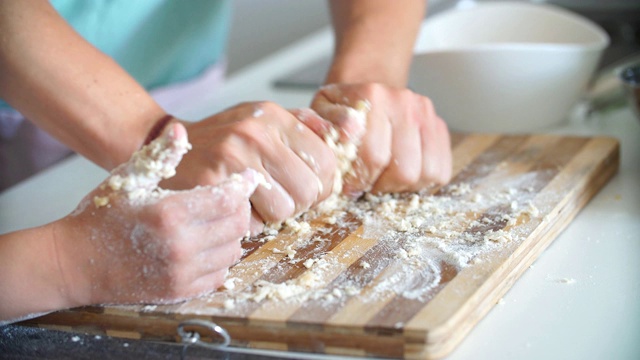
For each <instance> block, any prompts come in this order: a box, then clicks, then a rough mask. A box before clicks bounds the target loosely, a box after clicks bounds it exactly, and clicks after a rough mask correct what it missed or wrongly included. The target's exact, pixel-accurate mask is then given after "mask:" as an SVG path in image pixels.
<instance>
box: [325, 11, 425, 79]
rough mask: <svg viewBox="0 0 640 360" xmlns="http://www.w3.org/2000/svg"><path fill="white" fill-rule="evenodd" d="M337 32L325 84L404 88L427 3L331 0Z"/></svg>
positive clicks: (334, 25)
mask: <svg viewBox="0 0 640 360" xmlns="http://www.w3.org/2000/svg"><path fill="white" fill-rule="evenodd" d="M330 5H331V14H332V20H333V27H334V31H335V33H336V44H335V53H334V60H333V63H332V65H331V68H330V70H329V73H328V75H327V79H326V82H327V83H337V82H342V83H362V82H378V83H382V84H386V85H390V86H396V87H405V86H406V83H407V79H408V76H409V67H410V64H411V58H412V55H413V46H414V42H415V39H416V36H417V32H418V29H419V27H420V23H421V22H422V19H423V17H424V13H425V11H426V0H401V1H389V0H348V1H345V0H330Z"/></svg>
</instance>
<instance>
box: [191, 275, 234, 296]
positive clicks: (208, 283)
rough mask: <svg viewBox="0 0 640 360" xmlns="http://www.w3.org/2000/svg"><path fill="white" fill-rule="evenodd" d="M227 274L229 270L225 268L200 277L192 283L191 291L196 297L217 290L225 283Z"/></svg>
mask: <svg viewBox="0 0 640 360" xmlns="http://www.w3.org/2000/svg"><path fill="white" fill-rule="evenodd" d="M227 274H229V270H227V269H223V270H219V271H216V272H214V273H209V274H206V275H203V276H201V277H199V278H198V279H196V280H194V281H193V283H192V284H191V286H190V293H191V294H193V296H194V297H195V296H202V295H206V294H208V293H211V292H213V291H215V290H216V289H218V288H219V287H220V286H222V284H224V280H225V278H226V277H227Z"/></svg>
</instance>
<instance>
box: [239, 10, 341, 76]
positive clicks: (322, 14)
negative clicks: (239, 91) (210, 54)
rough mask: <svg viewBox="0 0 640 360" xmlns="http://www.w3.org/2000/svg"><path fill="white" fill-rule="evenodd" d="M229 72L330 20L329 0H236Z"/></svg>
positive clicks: (301, 36)
mask: <svg viewBox="0 0 640 360" xmlns="http://www.w3.org/2000/svg"><path fill="white" fill-rule="evenodd" d="M233 6H234V15H233V24H232V26H231V31H230V33H229V45H228V51H227V54H228V59H229V67H228V74H229V75H231V74H232V73H234V72H236V71H238V70H239V69H241V68H243V67H244V66H247V65H249V64H251V63H253V62H255V61H256V60H259V59H260V58H262V57H264V56H266V55H268V54H270V53H272V52H274V51H277V50H278V49H280V48H282V47H285V46H287V45H289V44H291V43H292V42H295V41H296V40H299V39H301V38H303V37H305V36H307V35H309V34H311V33H313V32H315V31H317V30H319V29H321V28H323V27H324V26H328V25H329V24H330V21H331V20H330V17H329V7H328V4H327V1H326V0H233Z"/></svg>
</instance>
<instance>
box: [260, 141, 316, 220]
mask: <svg viewBox="0 0 640 360" xmlns="http://www.w3.org/2000/svg"><path fill="white" fill-rule="evenodd" d="M276 147H277V149H276V151H275V153H279V155H276V154H275V153H271V154H264V157H263V159H262V161H263V166H264V171H265V174H266V176H265V178H266V180H267V182H269V183H270V185H271V186H270V188H264V187H260V188H258V189H257V190H256V192H255V193H254V194H253V196H251V204H252V205H253V208H254V209H255V211H256V212H257V213H258V215H260V217H261V218H262V219H264V220H265V221H266V222H280V221H283V220H285V219H287V218H289V217H291V216H293V215H294V214H296V213H298V212H300V211H302V210H306V209H307V208H308V207H309V206H310V205H311V204H312V203H313V202H314V201H316V199H317V198H318V194H319V187H318V183H319V181H318V177H317V176H316V175H315V174H314V173H313V171H312V170H311V169H310V168H309V167H308V166H307V165H306V164H305V163H304V161H302V160H301V159H300V158H299V157H298V156H297V155H296V154H294V153H293V151H292V150H291V149H290V148H288V147H286V146H284V145H283V144H279V145H276Z"/></svg>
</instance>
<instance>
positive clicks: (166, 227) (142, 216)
mask: <svg viewBox="0 0 640 360" xmlns="http://www.w3.org/2000/svg"><path fill="white" fill-rule="evenodd" d="M185 143H186V131H185V129H184V128H183V127H182V125H180V124H178V123H173V124H170V125H169V126H168V129H166V130H165V132H164V134H163V135H162V137H161V138H159V139H157V140H155V141H154V142H152V143H151V144H150V147H147V148H143V149H142V150H140V152H138V154H137V155H139V154H140V153H141V152H144V155H145V156H147V157H149V158H150V159H142V158H141V157H140V156H137V155H134V156H133V157H132V159H131V160H130V161H129V162H128V163H125V164H123V165H121V166H119V167H118V168H116V169H115V170H114V172H113V173H112V176H111V177H110V178H109V179H108V180H107V181H105V183H103V184H102V185H101V186H100V187H99V188H98V189H96V190H95V191H94V192H92V193H91V194H89V195H88V196H87V197H86V198H85V199H84V200H83V202H82V203H81V204H80V206H79V207H78V209H76V211H75V212H74V213H73V214H71V215H69V216H67V217H66V218H64V219H62V220H61V221H60V222H59V225H58V226H57V227H56V230H55V234H56V236H55V241H56V252H57V254H58V258H59V265H60V269H61V271H62V275H63V278H64V280H65V283H66V284H67V285H68V286H67V287H68V288H69V289H70V290H69V291H68V295H69V297H70V298H72V299H73V300H72V301H71V303H74V304H95V303H140V302H175V301H179V300H181V299H185V298H189V297H194V296H197V295H200V294H203V293H206V292H209V291H212V290H214V289H216V288H217V287H218V286H220V285H221V284H222V282H223V280H224V277H225V275H226V274H227V271H228V268H229V267H230V266H232V265H234V264H235V263H236V262H237V261H238V260H239V259H240V256H241V251H242V250H241V246H240V240H241V238H242V237H243V236H244V235H246V233H247V231H248V229H249V216H250V204H249V201H248V199H249V196H250V195H251V194H252V193H253V192H254V190H255V188H256V186H257V185H258V179H259V175H258V174H257V173H256V172H255V171H252V170H247V171H245V172H243V173H242V174H241V175H240V176H234V177H232V178H230V179H228V180H226V181H224V182H221V183H220V184H219V185H217V186H205V187H199V188H194V189H191V190H184V191H166V190H161V189H157V188H156V187H157V184H158V181H160V180H161V177H162V176H156V175H154V174H161V175H162V174H164V175H167V176H170V175H171V173H172V171H173V169H175V167H176V165H177V163H178V162H179V161H180V158H181V157H182V154H181V153H179V152H180V151H181V149H182V150H184V146H180V144H183V145H184V144H185ZM149 160H151V161H149ZM164 175H163V176H164Z"/></svg>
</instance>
